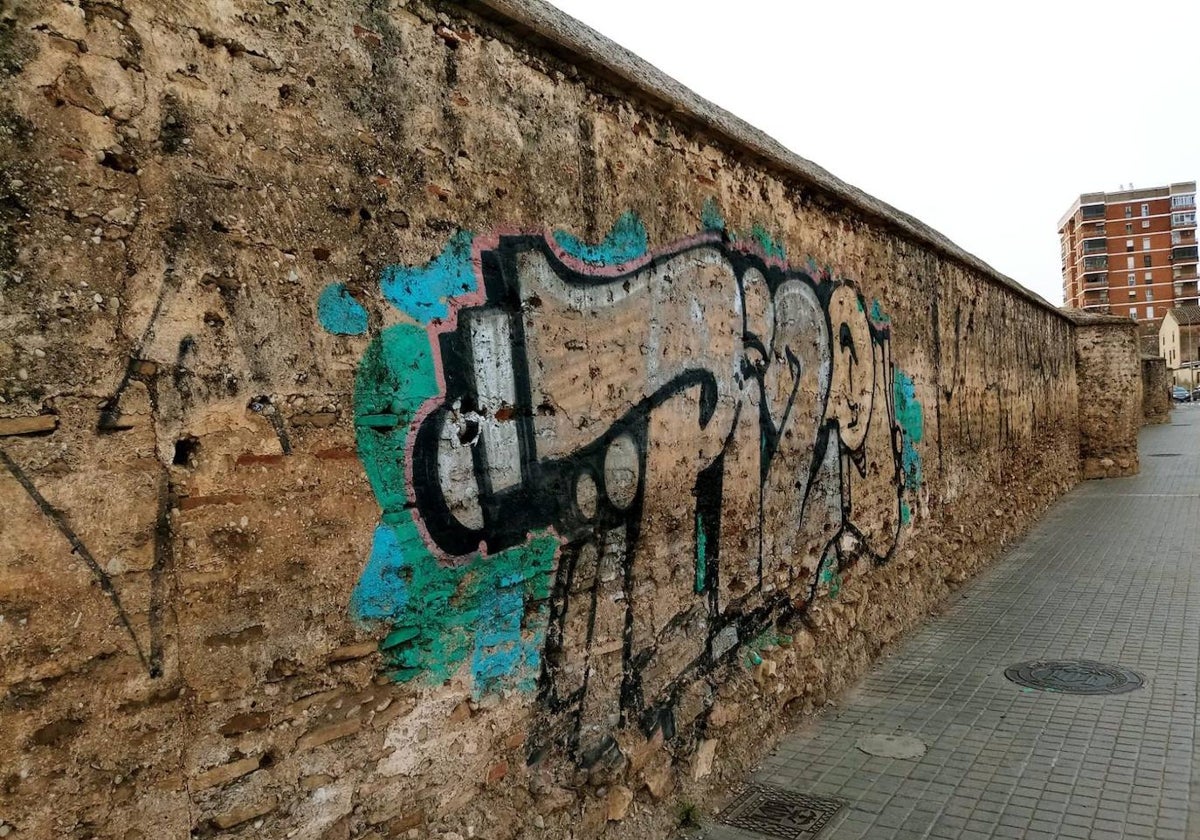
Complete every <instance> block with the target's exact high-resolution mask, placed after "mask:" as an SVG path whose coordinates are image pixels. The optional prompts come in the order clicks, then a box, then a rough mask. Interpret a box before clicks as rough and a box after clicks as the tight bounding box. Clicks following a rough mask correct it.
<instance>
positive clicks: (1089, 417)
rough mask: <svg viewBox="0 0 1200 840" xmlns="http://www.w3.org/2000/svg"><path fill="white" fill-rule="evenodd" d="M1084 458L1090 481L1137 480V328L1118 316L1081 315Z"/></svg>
mask: <svg viewBox="0 0 1200 840" xmlns="http://www.w3.org/2000/svg"><path fill="white" fill-rule="evenodd" d="M1072 317H1074V318H1075V319H1076V322H1077V323H1076V327H1075V353H1076V360H1077V374H1076V377H1077V380H1078V386H1079V430H1080V436H1079V455H1080V458H1081V459H1082V461H1083V477H1084V478H1113V477H1116V476H1123V475H1135V474H1136V473H1137V472H1138V469H1139V463H1140V462H1139V459H1138V447H1137V432H1138V429H1139V428H1140V427H1141V425H1142V423H1143V411H1142V398H1143V397H1142V392H1143V373H1142V366H1141V353H1140V351H1139V347H1138V337H1137V325H1136V324H1134V323H1133V322H1132V321H1130V320H1129V319H1127V318H1119V317H1117V316H1115V315H1088V314H1084V313H1079V312H1075V313H1074V314H1073V315H1072Z"/></svg>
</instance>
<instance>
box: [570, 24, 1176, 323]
mask: <svg viewBox="0 0 1200 840" xmlns="http://www.w3.org/2000/svg"><path fill="white" fill-rule="evenodd" d="M551 2H553V4H554V5H555V6H558V7H559V8H560V9H562V10H563V11H565V12H567V13H568V14H570V15H572V16H574V17H576V18H578V19H579V20H581V21H583V22H584V23H586V24H588V25H589V26H591V27H592V28H593V29H595V30H597V31H599V32H600V33H602V34H603V35H605V36H607V37H608V38H610V39H612V40H614V41H616V42H617V43H619V44H621V45H622V46H624V47H625V48H627V49H629V50H632V51H633V52H634V53H636V54H638V55H639V56H641V57H642V58H644V59H646V60H647V61H649V62H650V63H652V64H654V65H656V66H658V67H659V68H660V69H661V70H663V71H664V72H666V73H667V74H668V75H670V76H673V77H674V78H676V79H678V80H679V81H680V82H682V83H683V84H685V85H687V86H688V87H690V88H691V89H692V90H694V91H696V92H697V93H699V94H700V95H701V96H703V97H705V98H706V99H709V100H711V101H712V102H715V103H716V104H717V105H720V106H721V107H722V108H725V109H726V110H728V111H730V112H732V113H734V114H736V115H737V116H739V117H741V118H742V119H744V120H746V121H747V122H749V123H750V124H752V125H754V126H756V127H758V128H760V129H762V130H763V131H765V132H766V133H767V134H770V135H771V136H772V137H774V138H775V139H777V140H779V141H780V142H781V143H783V144H784V145H785V146H787V147H788V148H790V149H792V150H793V151H795V152H796V153H798V154H800V155H802V156H803V157H806V158H808V159H809V160H812V161H814V162H815V163H817V164H819V165H820V166H823V167H825V168H826V169H828V170H829V171H830V172H832V173H833V174H834V175H836V176H838V177H839V178H841V179H842V180H844V181H848V182H849V183H851V184H854V185H855V186H857V187H860V188H861V189H863V190H866V191H867V192H868V193H871V194H873V195H875V196H876V197H878V198H880V199H883V200H884V201H886V202H888V203H889V204H892V205H894V206H895V207H898V208H899V209H901V210H904V211H906V212H908V213H911V214H912V215H914V216H916V217H917V218H919V219H921V220H922V221H924V222H926V223H927V224H929V225H931V226H933V227H934V228H936V229H937V230H939V231H941V232H942V233H944V234H946V235H947V236H949V237H950V238H951V239H952V240H954V241H955V242H956V243H958V244H959V245H960V246H962V247H963V248H965V249H966V250H967V251H970V252H971V253H973V254H975V255H977V256H979V257H980V258H982V259H983V260H985V261H987V262H988V263H990V264H991V265H993V266H995V267H996V268H997V269H999V270H1000V271H1001V272H1003V273H1005V274H1007V275H1009V276H1010V277H1013V278H1014V279H1016V280H1017V281H1019V282H1021V283H1023V284H1024V285H1026V286H1028V287H1029V288H1031V289H1033V290H1034V291H1035V292H1037V293H1038V294H1040V295H1042V296H1043V297H1045V298H1046V299H1047V300H1049V301H1050V302H1052V303H1061V302H1062V281H1061V273H1060V268H1059V251H1058V235H1057V231H1056V225H1057V222H1058V219H1059V217H1060V216H1061V215H1062V214H1063V213H1064V212H1065V211H1066V209H1067V208H1068V206H1069V205H1070V204H1071V202H1072V201H1073V200H1074V199H1075V198H1076V197H1077V196H1078V195H1079V194H1080V193H1083V192H1093V191H1099V190H1116V189H1119V188H1120V187H1121V185H1122V184H1129V183H1132V184H1133V185H1134V186H1135V187H1149V186H1157V185H1161V184H1166V183H1170V182H1172V181H1190V180H1194V179H1196V178H1197V177H1200V77H1198V74H1197V72H1196V71H1197V62H1196V59H1197V56H1198V55H1200V53H1198V52H1197V46H1196V44H1197V35H1198V34H1200V0H1139V2H1131V0H1125V2H1114V0H1086V1H1085V0H1039V2H1031V1H1030V0H983V1H982V2H981V0H890V2H889V1H888V0H874V2H870V1H869V0H821V2H811V0H810V2H798V1H797V0H738V2H733V3H730V2H724V3H720V4H718V3H715V2H711V0H551ZM814 256H819V255H814Z"/></svg>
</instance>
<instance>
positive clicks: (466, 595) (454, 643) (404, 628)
mask: <svg viewBox="0 0 1200 840" xmlns="http://www.w3.org/2000/svg"><path fill="white" fill-rule="evenodd" d="M471 244H472V235H471V234H470V233H467V232H460V233H457V234H455V235H454V236H453V237H451V238H450V241H449V242H448V243H447V245H446V248H445V250H443V251H442V253H441V254H440V255H439V256H438V257H436V258H435V259H433V260H432V261H430V262H429V263H428V264H427V265H425V266H422V267H416V268H411V267H404V266H393V267H389V268H388V269H386V270H385V271H384V272H383V275H382V278H381V288H382V291H383V295H384V297H385V298H386V299H387V300H388V301H389V302H390V303H391V304H393V305H394V306H396V308H398V309H400V310H401V311H402V312H404V313H406V314H408V315H410V316H412V317H413V318H415V319H416V320H417V321H419V322H420V323H421V325H418V324H396V325H393V326H390V327H388V328H387V329H385V330H384V331H383V332H382V333H380V334H379V335H378V336H376V338H375V339H374V340H373V341H372V342H371V343H370V344H369V345H368V346H367V349H366V351H365V352H364V354H363V357H362V359H361V360H360V362H359V365H358V371H357V373H356V375H355V388H354V425H355V437H356V442H357V446H358V456H359V459H360V460H361V461H362V464H363V468H364V470H365V471H366V474H367V479H368V481H369V482H370V484H371V488H372V490H373V491H374V493H375V498H376V500H377V501H378V502H379V506H380V508H381V509H382V512H381V517H380V519H381V521H380V523H379V525H378V526H377V527H376V529H375V536H374V539H373V541H372V545H371V554H370V557H369V559H368V560H367V565H366V568H365V569H364V570H363V573H362V575H361V576H360V578H359V580H358V583H357V585H356V586H355V588H354V591H353V593H352V594H351V597H350V612H351V614H352V615H353V617H354V618H355V619H356V620H358V621H360V622H364V623H371V624H382V625H384V627H385V628H387V632H386V635H385V636H384V637H383V639H382V640H381V641H380V644H379V648H380V652H381V653H382V654H383V661H384V668H385V670H386V673H387V674H388V676H389V677H391V678H392V679H394V680H396V681H400V682H407V681H410V680H414V679H417V678H424V679H426V680H428V681H430V682H440V681H442V680H445V679H447V678H449V677H450V676H452V675H453V674H454V673H455V672H456V671H457V670H458V669H459V668H460V667H462V666H463V665H464V664H468V665H469V668H470V671H471V674H472V676H473V677H474V689H473V690H474V692H475V694H476V696H479V695H481V694H485V693H488V692H491V691H496V690H498V689H501V688H517V689H521V690H532V689H533V688H534V687H535V682H536V680H537V676H538V673H539V671H540V669H541V651H542V648H543V646H544V642H545V632H546V624H547V621H548V618H549V610H548V607H547V606H546V603H547V599H548V598H549V594H550V593H549V588H550V579H551V573H552V571H553V566H554V561H555V556H556V553H557V551H558V540H557V538H555V537H553V536H550V535H546V534H535V535H534V536H533V537H531V538H530V539H529V540H528V541H527V542H526V543H525V544H524V545H522V546H517V547H513V548H509V549H507V550H505V551H502V552H499V553H497V554H494V555H491V556H489V557H486V558H485V557H481V556H480V555H479V554H478V553H475V554H472V555H471V556H470V557H468V558H466V559H465V561H464V560H462V559H459V560H456V561H455V562H454V563H443V562H441V561H439V560H438V558H436V557H434V556H433V555H432V554H431V553H430V551H429V549H428V548H427V547H426V544H425V540H424V538H423V535H422V534H421V532H420V529H419V528H418V527H417V524H416V522H415V521H414V519H413V515H412V513H411V512H410V510H409V502H410V500H409V498H408V489H407V484H406V481H405V457H406V446H407V443H408V434H409V429H410V426H411V425H412V423H413V420H414V419H415V418H416V415H417V412H418V411H419V410H420V408H421V406H422V405H423V404H424V403H425V402H426V401H427V400H429V399H431V398H433V397H436V396H437V395H438V393H439V388H438V380H437V375H436V372H435V366H434V356H433V351H432V348H431V346H430V342H429V335H428V334H427V332H426V331H425V328H424V326H423V325H424V324H426V323H428V322H429V321H432V320H433V319H435V318H444V317H446V315H447V314H448V312H449V309H448V303H447V302H448V299H449V298H451V297H454V296H456V295H461V294H464V293H468V292H471V291H473V290H474V289H475V285H476V283H475V275H474V271H473V268H472V264H471ZM351 303H352V304H354V305H355V306H357V305H358V304H357V301H354V299H353V298H350V297H349V293H348V292H346V291H345V289H344V287H337V286H331V287H328V288H327V289H326V290H325V291H324V292H322V299H321V300H319V301H318V313H319V316H320V320H321V324H322V326H323V327H325V329H327V330H329V331H330V332H338V333H341V332H343V328H346V327H356V326H358V324H359V321H361V322H362V324H361V325H362V330H363V331H365V329H366V323H365V321H366V311H365V310H362V312H361V316H360V315H359V313H358V312H357V311H356V310H354V308H353V307H352V306H350V304H351ZM359 309H361V307H359Z"/></svg>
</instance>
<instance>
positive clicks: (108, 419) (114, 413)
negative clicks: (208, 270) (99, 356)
mask: <svg viewBox="0 0 1200 840" xmlns="http://www.w3.org/2000/svg"><path fill="white" fill-rule="evenodd" d="M174 279H175V255H174V254H173V253H172V254H169V255H168V256H167V264H166V267H165V268H164V270H163V284H162V285H161V286H160V287H159V289H158V299H157V300H155V301H154V309H153V310H152V311H151V312H150V320H149V321H147V322H146V329H144V330H142V337H141V338H139V339H138V341H137V344H135V345H134V346H133V347H132V348H131V349H130V351H129V359H128V360H127V361H126V362H125V372H124V374H122V376H121V381H120V382H119V383H118V384H117V387H116V389H115V390H114V391H113V394H112V396H111V397H109V398H108V399H107V400H105V401H104V406H103V407H102V408H101V409H100V420H99V421H98V422H97V423H96V429H97V430H98V431H101V432H115V431H118V430H119V429H120V425H119V423H118V420H119V419H120V416H121V397H122V396H123V395H124V394H125V389H126V388H128V387H129V382H130V380H132V379H133V378H134V371H135V370H136V368H137V364H138V362H139V361H141V356H142V353H143V351H144V350H145V349H146V345H147V344H149V343H150V339H152V338H153V337H154V327H155V325H156V324H157V323H158V318H159V316H160V315H161V314H162V310H163V304H164V303H165V302H166V299H167V292H168V291H171V290H173V289H174V288H175V286H176V284H175V283H174V282H173V281H174Z"/></svg>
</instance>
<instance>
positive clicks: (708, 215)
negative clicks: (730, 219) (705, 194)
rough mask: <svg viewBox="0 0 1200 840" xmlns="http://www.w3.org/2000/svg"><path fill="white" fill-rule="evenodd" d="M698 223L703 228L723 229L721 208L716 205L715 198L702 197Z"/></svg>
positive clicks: (723, 221)
mask: <svg viewBox="0 0 1200 840" xmlns="http://www.w3.org/2000/svg"><path fill="white" fill-rule="evenodd" d="M700 224H702V225H703V226H704V229H705V230H714V231H723V230H725V217H724V216H723V215H721V208H720V207H718V206H717V202H716V199H713V198H706V199H704V207H702V208H701V210H700Z"/></svg>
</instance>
